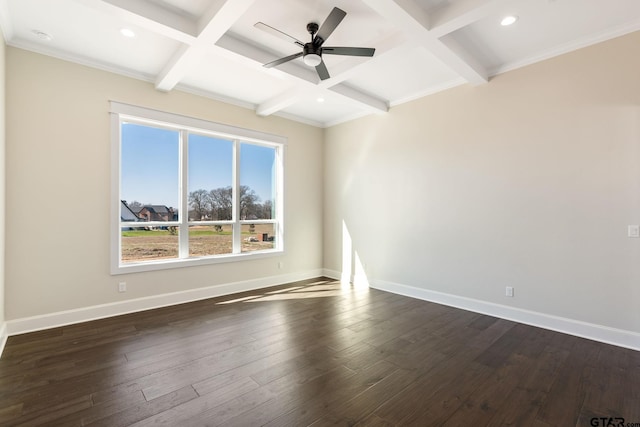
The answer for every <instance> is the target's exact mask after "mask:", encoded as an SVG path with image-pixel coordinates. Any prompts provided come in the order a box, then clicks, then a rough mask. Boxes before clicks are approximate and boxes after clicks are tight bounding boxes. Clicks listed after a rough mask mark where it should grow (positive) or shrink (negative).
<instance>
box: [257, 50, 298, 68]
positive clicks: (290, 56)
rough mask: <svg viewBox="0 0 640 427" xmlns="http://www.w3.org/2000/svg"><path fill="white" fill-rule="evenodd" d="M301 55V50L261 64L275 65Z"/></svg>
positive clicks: (269, 66)
mask: <svg viewBox="0 0 640 427" xmlns="http://www.w3.org/2000/svg"><path fill="white" fill-rule="evenodd" d="M301 56H302V52H298V53H294V54H293V55H289V56H285V57H284V58H280V59H276V60H275V61H271V62H268V63H266V64H264V65H263V67H265V68H271V67H275V66H276V65H280V64H284V63H285V62H289V61H291V60H292V59H296V58H300V57H301Z"/></svg>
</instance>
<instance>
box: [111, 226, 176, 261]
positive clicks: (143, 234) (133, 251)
mask: <svg viewBox="0 0 640 427" xmlns="http://www.w3.org/2000/svg"><path fill="white" fill-rule="evenodd" d="M121 236H122V239H121V241H122V263H123V264H126V263H132V262H140V261H151V260H159V259H171V258H178V228H177V227H155V228H151V227H147V228H145V227H133V226H132V227H122V231H121Z"/></svg>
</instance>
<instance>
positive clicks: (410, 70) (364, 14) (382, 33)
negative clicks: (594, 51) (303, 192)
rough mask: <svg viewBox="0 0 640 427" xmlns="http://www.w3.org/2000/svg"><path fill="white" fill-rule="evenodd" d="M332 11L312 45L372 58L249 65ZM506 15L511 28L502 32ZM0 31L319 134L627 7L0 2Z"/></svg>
mask: <svg viewBox="0 0 640 427" xmlns="http://www.w3.org/2000/svg"><path fill="white" fill-rule="evenodd" d="M336 7H337V8H339V9H341V10H343V11H344V12H345V13H346V15H345V16H344V19H343V20H342V21H341V22H339V23H338V25H337V26H336V27H335V30H334V31H333V32H332V33H331V34H330V35H329V36H328V37H327V40H326V43H325V44H324V46H323V47H327V46H347V47H349V46H355V47H371V48H375V49H376V51H375V54H374V56H373V57H372V58H371V57H353V56H343V55H329V54H328V53H324V54H323V53H322V52H320V53H321V55H322V57H323V60H324V63H325V65H326V67H327V70H328V74H329V77H327V76H323V77H325V78H324V80H323V79H321V78H320V75H319V74H318V71H317V70H316V69H315V68H314V67H309V66H307V65H304V62H303V60H302V58H296V59H292V60H291V61H289V62H286V63H283V64H280V65H277V66H275V67H273V68H265V67H263V64H265V63H268V62H270V61H273V60H276V59H278V58H282V57H284V56H288V55H293V54H298V53H299V54H302V50H303V49H302V46H301V45H298V44H296V43H295V40H298V41H300V42H301V43H300V44H304V43H308V42H310V41H311V35H310V34H308V33H307V30H306V27H307V24H308V23H309V22H315V23H317V24H319V25H320V26H322V24H323V23H324V22H325V20H326V19H327V17H328V16H330V14H331V13H332V11H333V10H334V8H336ZM336 13H337V14H339V11H336ZM507 14H514V15H517V16H518V18H519V19H518V20H517V22H516V23H515V24H513V25H512V26H509V27H503V26H501V25H500V20H501V19H502V18H503V17H504V16H505V15H507ZM336 16H337V15H336ZM257 22H263V23H265V24H267V25H269V26H271V27H273V28H275V29H276V30H278V31H280V32H283V33H285V34H287V35H289V36H290V37H291V38H287V36H286V35H285V36H282V35H280V37H277V36H276V35H274V32H273V31H272V32H267V31H265V30H264V29H259V28H256V27H255V26H254V25H255V24H256V23H257ZM0 27H1V29H2V32H3V34H4V36H5V40H6V42H7V44H9V45H11V46H15V47H19V48H23V49H28V50H32V51H35V52H39V53H44V54H49V55H53V56H57V57H61V58H64V59H67V60H70V61H75V62H78V63H82V64H85V65H93V66H96V67H99V68H104V69H108V70H112V71H115V72H121V73H125V74H127V75H131V76H133V77H138V78H143V79H145V80H150V81H153V82H155V85H156V88H157V89H158V90H162V91H171V90H176V89H177V90H179V89H181V88H182V89H184V90H189V91H191V92H197V93H200V94H202V95H204V96H210V97H212V98H214V99H222V100H226V101H229V102H232V103H236V104H238V105H243V106H245V107H247V108H253V109H254V110H255V112H256V114H258V115H261V116H268V115H270V114H279V115H282V116H285V117H289V118H292V119H294V120H299V121H301V122H305V123H310V124H314V125H317V126H331V125H333V124H336V123H340V122H342V121H346V120H351V119H353V118H355V117H361V116H363V115H366V114H384V113H385V112H387V111H388V109H389V108H390V107H392V106H394V105H398V104H400V103H403V102H407V101H409V100H412V99H415V98H417V97H421V96H428V95H429V94H431V93H435V92H438V91H440V90H444V89H446V88H449V87H452V86H455V85H458V84H467V83H469V84H472V85H482V84H491V80H490V78H489V77H490V76H492V75H495V74H499V73H501V72H505V71H507V70H510V69H513V68H517V67H520V66H523V65H527V64H530V63H533V62H536V61H539V60H543V59H547V58H549V57H552V56H555V55H559V54H562V53H565V52H569V51H571V50H574V49H577V48H581V47H584V46H588V45H589V44H593V43H597V42H601V41H604V40H607V39H609V38H612V37H616V36H620V35H623V34H626V33H629V32H632V31H638V30H640V0H606V1H605V0H402V1H399V0H310V1H300V0H189V1H182V0H0ZM125 27H126V28H130V29H132V30H134V31H135V33H136V37H134V38H126V37H123V36H122V35H121V34H120V30H121V29H122V28H125ZM34 31H35V32H38V31H39V32H42V33H46V34H49V35H51V39H50V40H47V39H46V38H42V37H39V36H38V34H36V33H35V32H34ZM276 34H277V32H276ZM40 36H42V34H41V35H40ZM318 97H323V98H324V102H323V103H318V102H317V101H316V99H317V98H318Z"/></svg>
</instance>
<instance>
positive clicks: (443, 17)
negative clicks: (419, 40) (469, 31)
mask: <svg viewBox="0 0 640 427" xmlns="http://www.w3.org/2000/svg"><path fill="white" fill-rule="evenodd" d="M513 2H514V0H459V1H457V2H454V3H452V4H449V5H448V6H447V7H442V8H439V9H437V10H436V11H434V13H433V14H432V15H431V19H430V21H431V27H430V28H431V30H430V31H431V34H433V35H434V36H436V37H442V36H444V35H446V34H451V33H452V32H454V31H456V30H459V29H460V28H463V27H466V26H467V25H471V24H473V23H474V22H477V21H479V20H481V19H483V18H486V17H487V16H489V15H492V14H494V13H497V12H500V9H501V8H502V7H503V6H504V5H506V4H508V3H513Z"/></svg>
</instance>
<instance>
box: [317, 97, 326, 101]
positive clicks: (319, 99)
mask: <svg viewBox="0 0 640 427" xmlns="http://www.w3.org/2000/svg"><path fill="white" fill-rule="evenodd" d="M316 101H318V102H324V98H323V97H320V98H318V99H316Z"/></svg>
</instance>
